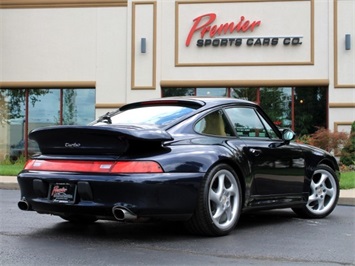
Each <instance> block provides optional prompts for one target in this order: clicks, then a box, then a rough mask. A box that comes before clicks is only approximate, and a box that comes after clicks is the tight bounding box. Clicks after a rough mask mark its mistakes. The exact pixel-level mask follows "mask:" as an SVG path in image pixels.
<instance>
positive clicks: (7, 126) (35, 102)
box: [0, 88, 95, 161]
mask: <svg viewBox="0 0 355 266" xmlns="http://www.w3.org/2000/svg"><path fill="white" fill-rule="evenodd" d="M94 119H95V89H93V88H88V89H81V88H80V89H75V88H73V89H51V88H45V89H43V88H41V89H1V90H0V161H3V160H6V159H10V160H11V161H16V160H17V159H19V158H20V157H21V156H23V155H26V154H29V155H31V154H33V153H35V152H37V151H38V147H37V145H36V143H35V142H33V141H31V140H28V138H27V136H28V133H29V132H30V131H31V130H32V129H35V128H39V127H44V126H50V125H61V124H71V125H72V124H76V125H85V124H88V123H89V122H91V121H93V120H94Z"/></svg>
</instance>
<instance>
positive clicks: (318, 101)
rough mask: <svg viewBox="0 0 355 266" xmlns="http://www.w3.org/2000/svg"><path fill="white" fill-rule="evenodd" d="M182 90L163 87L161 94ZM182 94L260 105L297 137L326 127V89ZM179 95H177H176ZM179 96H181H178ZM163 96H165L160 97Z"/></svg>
mask: <svg viewBox="0 0 355 266" xmlns="http://www.w3.org/2000/svg"><path fill="white" fill-rule="evenodd" d="M179 89H180V90H181V91H180V92H182V90H183V89H181V88H163V89H162V91H163V95H164V94H166V95H169V94H170V93H171V92H177V91H179ZM189 90H190V93H192V92H195V93H194V94H193V93H192V94H183V95H196V96H217V97H232V98H237V99H243V100H248V101H251V102H255V103H257V104H259V105H260V106H261V107H262V108H263V109H264V110H265V112H266V113H267V114H268V115H269V116H270V118H271V119H272V121H273V122H274V124H275V125H276V126H278V127H279V128H281V129H282V128H291V129H293V130H294V131H295V133H296V134H297V135H298V136H302V135H305V134H312V133H314V132H315V131H316V130H317V129H318V128H320V127H324V128H328V124H327V121H328V117H327V116H328V113H327V108H328V100H327V95H328V88H327V87H249V88H248V87H241V88H189ZM175 95H176V96H178V95H177V94H175ZM179 96H182V94H181V95H179ZM163 97H164V96H163Z"/></svg>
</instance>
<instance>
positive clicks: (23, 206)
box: [17, 200, 30, 211]
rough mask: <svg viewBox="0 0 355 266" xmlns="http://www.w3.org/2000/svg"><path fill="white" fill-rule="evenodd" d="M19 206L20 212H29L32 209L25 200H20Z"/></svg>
mask: <svg viewBox="0 0 355 266" xmlns="http://www.w3.org/2000/svg"><path fill="white" fill-rule="evenodd" d="M17 206H18V207H19V209H20V210H22V211H28V210H29V209H30V204H28V202H27V201H25V200H20V201H19V202H18V203H17Z"/></svg>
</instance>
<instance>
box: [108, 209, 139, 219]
mask: <svg viewBox="0 0 355 266" xmlns="http://www.w3.org/2000/svg"><path fill="white" fill-rule="evenodd" d="M112 213H113V216H114V217H115V219H116V220H117V221H133V220H137V215H135V214H133V213H132V212H130V211H128V210H126V209H124V208H122V207H113V208H112Z"/></svg>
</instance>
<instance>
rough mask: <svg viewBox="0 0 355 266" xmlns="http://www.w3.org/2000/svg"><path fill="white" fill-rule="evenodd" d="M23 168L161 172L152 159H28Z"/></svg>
mask: <svg viewBox="0 0 355 266" xmlns="http://www.w3.org/2000/svg"><path fill="white" fill-rule="evenodd" d="M24 169H25V170H37V171H61V172H89V173H162V172H163V169H162V168H161V166H160V165H159V164H158V163H157V162H154V161H120V162H115V161H67V160H29V161H27V163H26V165H25V167H24Z"/></svg>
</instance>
